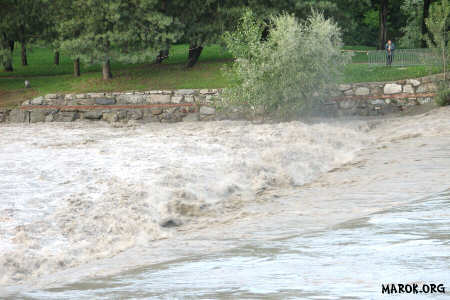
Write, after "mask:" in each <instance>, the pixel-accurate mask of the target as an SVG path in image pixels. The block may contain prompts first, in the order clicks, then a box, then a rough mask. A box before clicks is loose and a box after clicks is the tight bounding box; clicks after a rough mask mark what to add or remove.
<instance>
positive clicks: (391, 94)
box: [327, 74, 443, 116]
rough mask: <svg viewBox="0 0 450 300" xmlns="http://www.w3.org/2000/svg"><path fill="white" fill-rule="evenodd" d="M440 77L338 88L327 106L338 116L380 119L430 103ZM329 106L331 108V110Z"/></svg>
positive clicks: (348, 85)
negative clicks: (375, 116)
mask: <svg viewBox="0 0 450 300" xmlns="http://www.w3.org/2000/svg"><path fill="white" fill-rule="evenodd" d="M442 80H443V74H438V75H432V76H427V77H422V78H417V79H405V80H398V81H393V82H368V83H354V84H341V85H339V95H337V96H336V98H335V99H333V100H332V101H331V102H328V103H327V104H328V105H330V106H331V107H332V110H334V111H335V112H337V114H339V115H360V116H368V115H380V114H382V115H384V114H389V113H393V112H398V111H402V110H404V109H405V108H407V107H409V106H414V105H421V104H425V103H430V102H432V101H433V97H434V95H435V93H436V92H437V83H438V82H439V81H442ZM333 106H335V107H334V108H333Z"/></svg>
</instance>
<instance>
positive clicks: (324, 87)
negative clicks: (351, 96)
mask: <svg viewBox="0 0 450 300" xmlns="http://www.w3.org/2000/svg"><path fill="white" fill-rule="evenodd" d="M264 29H267V24H264V23H263V22H262V21H261V20H258V19H257V18H256V17H255V16H254V15H253V13H252V12H251V11H247V12H246V13H245V14H244V15H243V17H242V18H241V20H240V24H239V26H238V28H237V30H236V31H235V32H232V33H230V32H227V33H225V35H224V41H225V44H226V46H227V48H228V50H229V51H230V52H231V53H232V55H233V56H234V58H235V61H234V63H233V65H232V66H231V67H230V68H228V69H225V75H227V76H228V77H229V78H230V80H231V82H232V84H231V87H230V88H228V89H226V90H225V91H224V94H223V99H225V100H222V101H223V102H221V103H218V106H222V107H223V106H225V107H227V106H232V107H240V108H241V109H243V110H244V111H246V112H247V113H251V115H252V116H253V117H255V116H257V115H260V116H262V117H263V119H264V117H266V116H270V117H277V118H283V119H287V118H291V117H294V116H296V115H298V114H299V113H301V112H304V111H305V110H307V108H308V107H310V106H311V104H312V103H314V102H318V101H321V100H324V99H325V98H327V97H329V96H330V95H332V94H333V93H334V92H335V89H336V87H337V84H336V82H337V80H338V78H339V76H341V67H342V66H343V65H344V64H345V63H347V62H348V61H349V57H348V56H347V55H343V54H342V53H341V51H340V49H341V47H342V40H341V32H340V29H339V28H338V26H337V25H336V24H335V23H334V22H333V21H331V20H327V19H325V18H324V16H323V15H322V14H320V13H317V12H313V14H312V15H311V16H310V17H309V18H308V19H307V21H306V22H304V23H300V22H298V20H297V19H296V18H295V17H294V16H291V15H287V14H283V15H280V16H274V17H271V19H270V25H269V35H268V37H267V39H262V38H261V37H262V36H263V32H264Z"/></svg>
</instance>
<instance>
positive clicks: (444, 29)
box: [424, 0, 450, 79]
mask: <svg viewBox="0 0 450 300" xmlns="http://www.w3.org/2000/svg"><path fill="white" fill-rule="evenodd" d="M449 17H450V3H449V1H448V0H442V1H441V3H438V2H436V3H433V4H432V5H431V7H430V15H429V17H428V18H427V19H426V20H425V23H426V25H427V29H428V32H429V33H430V36H428V35H425V36H424V38H425V40H426V41H427V44H428V47H430V48H433V49H435V50H436V52H437V53H436V54H437V57H439V61H440V63H441V65H442V66H443V69H444V79H447V74H446V73H447V64H448V59H449V46H450V44H449V41H448V38H449V31H448V22H449Z"/></svg>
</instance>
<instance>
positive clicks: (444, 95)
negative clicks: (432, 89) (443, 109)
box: [434, 82, 450, 106]
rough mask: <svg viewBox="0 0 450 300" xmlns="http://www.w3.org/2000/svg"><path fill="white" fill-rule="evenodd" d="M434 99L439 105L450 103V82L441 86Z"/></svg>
mask: <svg viewBox="0 0 450 300" xmlns="http://www.w3.org/2000/svg"><path fill="white" fill-rule="evenodd" d="M434 101H435V102H436V104H437V105H439V106H446V105H450V86H449V84H448V82H447V83H446V84H442V85H441V86H440V88H439V92H438V94H437V96H436V97H435V99H434Z"/></svg>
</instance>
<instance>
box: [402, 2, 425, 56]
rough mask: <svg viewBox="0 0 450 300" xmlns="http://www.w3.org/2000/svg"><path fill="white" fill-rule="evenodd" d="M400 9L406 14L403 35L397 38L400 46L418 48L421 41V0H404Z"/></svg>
mask: <svg viewBox="0 0 450 300" xmlns="http://www.w3.org/2000/svg"><path fill="white" fill-rule="evenodd" d="M401 10H402V11H403V13H404V14H405V15H406V16H407V21H406V25H405V26H404V27H402V29H401V31H402V33H403V36H402V37H401V38H400V40H399V46H400V47H402V48H409V49H412V48H420V46H421V41H422V18H423V0H404V1H403V3H402V6H401Z"/></svg>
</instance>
